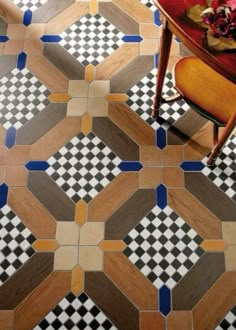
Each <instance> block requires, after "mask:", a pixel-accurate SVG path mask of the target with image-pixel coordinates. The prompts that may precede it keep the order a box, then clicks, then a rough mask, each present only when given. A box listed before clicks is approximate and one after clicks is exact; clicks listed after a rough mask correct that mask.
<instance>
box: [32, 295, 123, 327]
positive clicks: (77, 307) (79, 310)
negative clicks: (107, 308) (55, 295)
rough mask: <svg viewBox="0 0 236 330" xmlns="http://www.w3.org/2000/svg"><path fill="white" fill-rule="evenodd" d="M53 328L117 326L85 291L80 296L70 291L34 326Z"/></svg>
mask: <svg viewBox="0 0 236 330" xmlns="http://www.w3.org/2000/svg"><path fill="white" fill-rule="evenodd" d="M53 329H60V330H65V329H68V330H69V329H74V330H76V329H79V330H84V329H86V330H89V329H91V330H97V329H99V330H116V329H117V328H116V327H115V326H114V325H113V324H112V322H111V321H110V320H109V319H108V318H107V317H106V315H105V314H104V313H103V312H102V311H101V310H100V309H99V308H98V307H97V306H96V305H95V304H94V302H93V301H92V300H91V299H90V298H89V297H88V296H87V295H86V294H85V293H82V294H81V295H80V296H78V297H76V296H75V295H74V294H73V293H69V294H68V295H67V296H66V297H65V298H63V299H62V300H61V301H60V302H59V304H58V305H57V306H56V307H55V308H54V309H53V310H52V311H51V312H50V313H48V315H47V316H46V317H45V318H44V320H42V321H41V322H40V324H39V325H37V326H36V327H35V328H34V330H53Z"/></svg>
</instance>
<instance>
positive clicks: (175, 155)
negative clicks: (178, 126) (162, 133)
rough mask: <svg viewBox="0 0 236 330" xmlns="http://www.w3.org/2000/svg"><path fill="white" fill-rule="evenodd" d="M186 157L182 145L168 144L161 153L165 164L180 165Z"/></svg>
mask: <svg viewBox="0 0 236 330" xmlns="http://www.w3.org/2000/svg"><path fill="white" fill-rule="evenodd" d="M183 159H184V150H183V147H182V146H166V147H165V148H164V149H163V150H162V153H161V163H162V165H163V166H178V165H180V164H181V163H182V161H183Z"/></svg>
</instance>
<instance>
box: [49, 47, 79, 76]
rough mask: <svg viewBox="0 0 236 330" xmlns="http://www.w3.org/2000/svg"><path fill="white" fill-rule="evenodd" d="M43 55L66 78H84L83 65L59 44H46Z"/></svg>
mask: <svg viewBox="0 0 236 330" xmlns="http://www.w3.org/2000/svg"><path fill="white" fill-rule="evenodd" d="M43 55H44V56H45V57H46V58H47V59H48V60H49V61H50V62H51V63H52V64H53V65H54V66H55V67H56V68H57V69H58V70H59V71H60V72H61V73H62V74H63V75H64V76H65V77H67V78H68V79H70V80H80V79H81V80H82V79H84V74H85V69H84V66H83V65H81V64H80V63H79V62H78V61H77V60H76V59H75V58H74V57H73V56H71V55H70V54H69V53H68V52H67V51H66V50H65V49H64V48H63V47H61V46H60V45H57V44H52V45H51V44H46V45H45V46H44V51H43Z"/></svg>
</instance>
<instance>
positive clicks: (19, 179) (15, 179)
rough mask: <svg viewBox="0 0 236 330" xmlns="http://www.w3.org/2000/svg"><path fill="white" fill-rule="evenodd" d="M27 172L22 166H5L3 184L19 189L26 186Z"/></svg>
mask: <svg viewBox="0 0 236 330" xmlns="http://www.w3.org/2000/svg"><path fill="white" fill-rule="evenodd" d="M27 177H28V171H27V169H26V168H25V167H23V166H7V168H6V176H5V182H6V184H7V185H8V186H13V187H21V186H26V185H27Z"/></svg>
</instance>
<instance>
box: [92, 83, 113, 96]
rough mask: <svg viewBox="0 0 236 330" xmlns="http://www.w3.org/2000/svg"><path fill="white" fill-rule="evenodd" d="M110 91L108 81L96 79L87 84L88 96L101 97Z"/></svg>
mask: <svg viewBox="0 0 236 330" xmlns="http://www.w3.org/2000/svg"><path fill="white" fill-rule="evenodd" d="M109 91H110V81H103V80H96V81H93V82H91V84H90V85H89V96H90V97H103V96H106V95H107V94H108V93H109Z"/></svg>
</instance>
